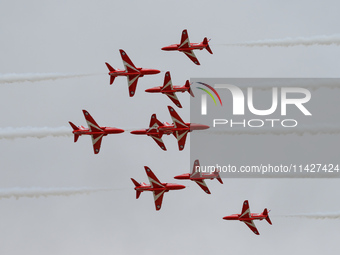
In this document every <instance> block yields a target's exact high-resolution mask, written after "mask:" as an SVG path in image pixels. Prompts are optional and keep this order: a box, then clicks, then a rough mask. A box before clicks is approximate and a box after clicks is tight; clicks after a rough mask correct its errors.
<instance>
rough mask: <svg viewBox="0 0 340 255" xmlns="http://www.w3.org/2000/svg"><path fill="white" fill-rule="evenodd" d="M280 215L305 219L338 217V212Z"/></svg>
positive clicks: (339, 216) (339, 215)
mask: <svg viewBox="0 0 340 255" xmlns="http://www.w3.org/2000/svg"><path fill="white" fill-rule="evenodd" d="M279 216H281V217H297V218H307V219H340V212H334V213H306V214H292V215H279Z"/></svg>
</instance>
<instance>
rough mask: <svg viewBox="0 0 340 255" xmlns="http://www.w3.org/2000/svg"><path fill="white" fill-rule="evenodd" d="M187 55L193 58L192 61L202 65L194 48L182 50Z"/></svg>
mask: <svg viewBox="0 0 340 255" xmlns="http://www.w3.org/2000/svg"><path fill="white" fill-rule="evenodd" d="M182 52H183V53H184V54H185V55H187V56H188V58H190V59H191V61H192V62H194V63H195V64H196V65H200V62H199V61H198V59H197V58H196V56H195V53H194V52H193V51H192V50H183V51H182Z"/></svg>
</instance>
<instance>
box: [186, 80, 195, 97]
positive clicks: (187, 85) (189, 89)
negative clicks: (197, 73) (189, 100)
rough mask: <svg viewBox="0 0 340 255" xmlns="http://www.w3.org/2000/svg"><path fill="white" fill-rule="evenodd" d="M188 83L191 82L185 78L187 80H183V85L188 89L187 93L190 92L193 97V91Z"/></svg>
mask: <svg viewBox="0 0 340 255" xmlns="http://www.w3.org/2000/svg"><path fill="white" fill-rule="evenodd" d="M190 85H191V83H190V82H189V80H187V81H186V82H185V85H184V87H185V88H187V89H188V92H189V94H190V95H191V96H192V97H195V95H194V93H193V92H192V90H191V87H190Z"/></svg>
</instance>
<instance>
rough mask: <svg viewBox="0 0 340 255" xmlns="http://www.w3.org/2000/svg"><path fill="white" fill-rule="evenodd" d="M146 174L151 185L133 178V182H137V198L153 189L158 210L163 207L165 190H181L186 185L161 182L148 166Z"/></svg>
mask: <svg viewBox="0 0 340 255" xmlns="http://www.w3.org/2000/svg"><path fill="white" fill-rule="evenodd" d="M144 168H145V172H146V175H147V176H148V178H149V181H150V185H148V184H146V183H144V182H142V183H138V182H137V181H136V180H135V179H133V178H131V180H132V182H133V184H135V190H136V199H138V198H139V196H140V194H141V193H142V192H144V191H152V193H153V197H154V201H155V207H156V211H158V210H160V209H161V207H162V201H163V196H164V193H165V192H169V191H170V190H179V189H184V188H185V186H183V185H180V184H175V183H161V182H160V181H159V180H158V178H157V177H156V175H155V174H154V173H153V172H152V171H151V169H150V168H149V167H147V166H144Z"/></svg>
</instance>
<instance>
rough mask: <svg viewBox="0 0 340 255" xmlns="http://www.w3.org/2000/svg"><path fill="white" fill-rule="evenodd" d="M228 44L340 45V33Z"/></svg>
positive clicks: (250, 45) (280, 45)
mask: <svg viewBox="0 0 340 255" xmlns="http://www.w3.org/2000/svg"><path fill="white" fill-rule="evenodd" d="M224 45H228V46H244V47H255V46H259V47H264V46H267V47H292V46H299V45H303V46H312V45H340V35H338V34H335V35H317V36H311V37H296V38H291V37H288V38H283V39H267V40H258V41H249V42H243V43H235V44H224Z"/></svg>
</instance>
